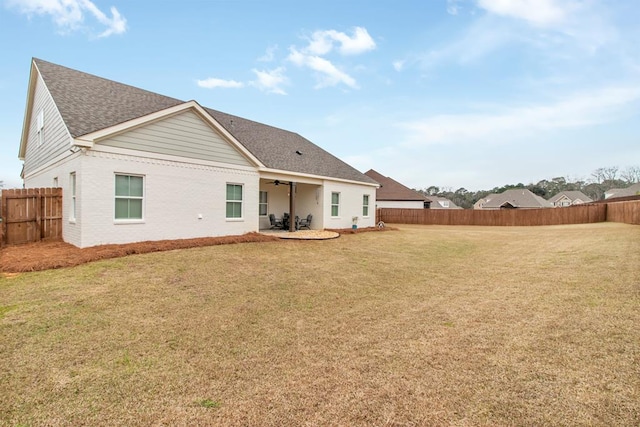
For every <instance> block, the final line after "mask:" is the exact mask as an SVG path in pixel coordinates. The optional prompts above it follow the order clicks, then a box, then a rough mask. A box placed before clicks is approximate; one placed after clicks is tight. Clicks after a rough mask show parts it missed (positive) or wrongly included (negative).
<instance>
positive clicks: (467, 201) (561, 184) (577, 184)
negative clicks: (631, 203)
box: [416, 166, 640, 209]
mask: <svg viewBox="0 0 640 427" xmlns="http://www.w3.org/2000/svg"><path fill="white" fill-rule="evenodd" d="M637 182H640V166H629V167H627V168H625V169H620V168H619V167H618V166H609V167H604V168H598V169H596V170H595V171H593V172H592V173H591V176H590V178H589V179H587V180H580V179H577V180H570V179H569V178H565V177H557V178H551V179H550V180H548V179H543V180H541V181H538V182H537V183H535V184H533V183H530V184H527V185H525V184H523V183H518V184H507V185H503V186H502V187H494V188H492V189H491V190H480V191H468V190H467V189H466V188H464V187H461V188H458V189H457V190H455V191H454V190H453V189H452V188H440V187H437V186H434V185H432V186H430V187H427V188H424V189H419V190H416V191H418V192H419V193H421V194H424V195H425V196H440V197H446V198H447V199H449V200H451V201H452V202H453V203H455V204H456V205H458V206H460V207H462V208H465V209H469V208H472V207H473V205H474V203H476V202H477V201H478V200H480V199H482V198H484V197H486V196H487V195H489V194H491V193H502V192H504V191H506V190H510V189H512V188H525V189H527V190H529V191H531V192H532V193H534V194H537V195H538V196H540V197H542V198H544V199H547V200H548V199H550V198H551V197H553V196H555V195H556V194H558V193H560V192H562V191H576V190H577V191H582V192H583V193H584V194H585V195H587V196H589V197H591V199H593V200H602V199H604V193H605V191H608V190H610V189H612V188H625V187H628V186H630V185H632V184H635V183H637Z"/></svg>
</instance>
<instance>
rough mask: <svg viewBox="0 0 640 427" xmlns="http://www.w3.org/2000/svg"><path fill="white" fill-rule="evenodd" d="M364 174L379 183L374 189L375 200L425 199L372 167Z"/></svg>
mask: <svg viewBox="0 0 640 427" xmlns="http://www.w3.org/2000/svg"><path fill="white" fill-rule="evenodd" d="M364 174H365V175H367V176H368V177H369V178H372V179H374V180H375V181H377V182H378V183H379V184H380V188H378V190H377V191H376V200H389V201H422V202H423V201H425V197H424V196H423V195H422V194H420V193H418V192H417V191H415V190H412V189H410V188H408V187H405V186H404V185H402V184H400V183H399V182H398V181H395V180H394V179H392V178H389V177H388V176H384V175H382V174H381V173H379V172H376V171H374V170H373V169H370V170H368V171H367V172H365V173H364Z"/></svg>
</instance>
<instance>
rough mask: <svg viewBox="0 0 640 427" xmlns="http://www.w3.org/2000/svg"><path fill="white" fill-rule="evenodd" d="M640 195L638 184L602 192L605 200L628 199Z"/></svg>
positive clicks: (639, 184)
mask: <svg viewBox="0 0 640 427" xmlns="http://www.w3.org/2000/svg"><path fill="white" fill-rule="evenodd" d="M638 195H640V182H638V183H636V184H633V185H630V186H629V187H627V188H612V189H611V190H607V191H605V192H604V198H605V199H615V198H617V197H629V196H638Z"/></svg>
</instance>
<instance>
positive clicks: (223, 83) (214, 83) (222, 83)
mask: <svg viewBox="0 0 640 427" xmlns="http://www.w3.org/2000/svg"><path fill="white" fill-rule="evenodd" d="M197 83H198V86H200V87H203V88H205V89H215V88H218V87H221V88H232V89H238V88H242V87H244V83H242V82H237V81H235V80H223V79H217V78H215V77H210V78H208V79H205V80H198V81H197Z"/></svg>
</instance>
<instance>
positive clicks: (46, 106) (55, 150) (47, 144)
mask: <svg viewBox="0 0 640 427" xmlns="http://www.w3.org/2000/svg"><path fill="white" fill-rule="evenodd" d="M40 111H43V112H44V127H43V131H44V138H43V141H42V144H40V143H39V141H38V132H37V131H38V114H39V113H40ZM70 147H71V136H70V135H69V133H68V132H67V128H66V127H65V125H64V122H63V121H62V117H61V116H60V113H59V112H58V109H57V107H56V105H55V103H54V102H53V99H52V98H51V95H50V94H49V91H48V90H47V88H46V86H45V84H44V82H43V81H42V78H41V77H40V75H38V78H37V79H36V84H35V91H34V97H33V106H32V110H31V112H30V121H29V124H28V136H27V147H26V152H25V160H24V174H25V180H26V181H25V185H26V186H31V184H30V183H29V182H28V178H29V175H30V174H32V173H33V172H34V171H35V170H37V169H38V168H41V167H43V166H45V165H47V164H50V163H51V162H53V161H54V159H56V158H57V157H58V156H60V155H62V154H65V153H66V152H68V151H69V148H70ZM69 154H71V153H69ZM50 185H51V184H49V186H50Z"/></svg>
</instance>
